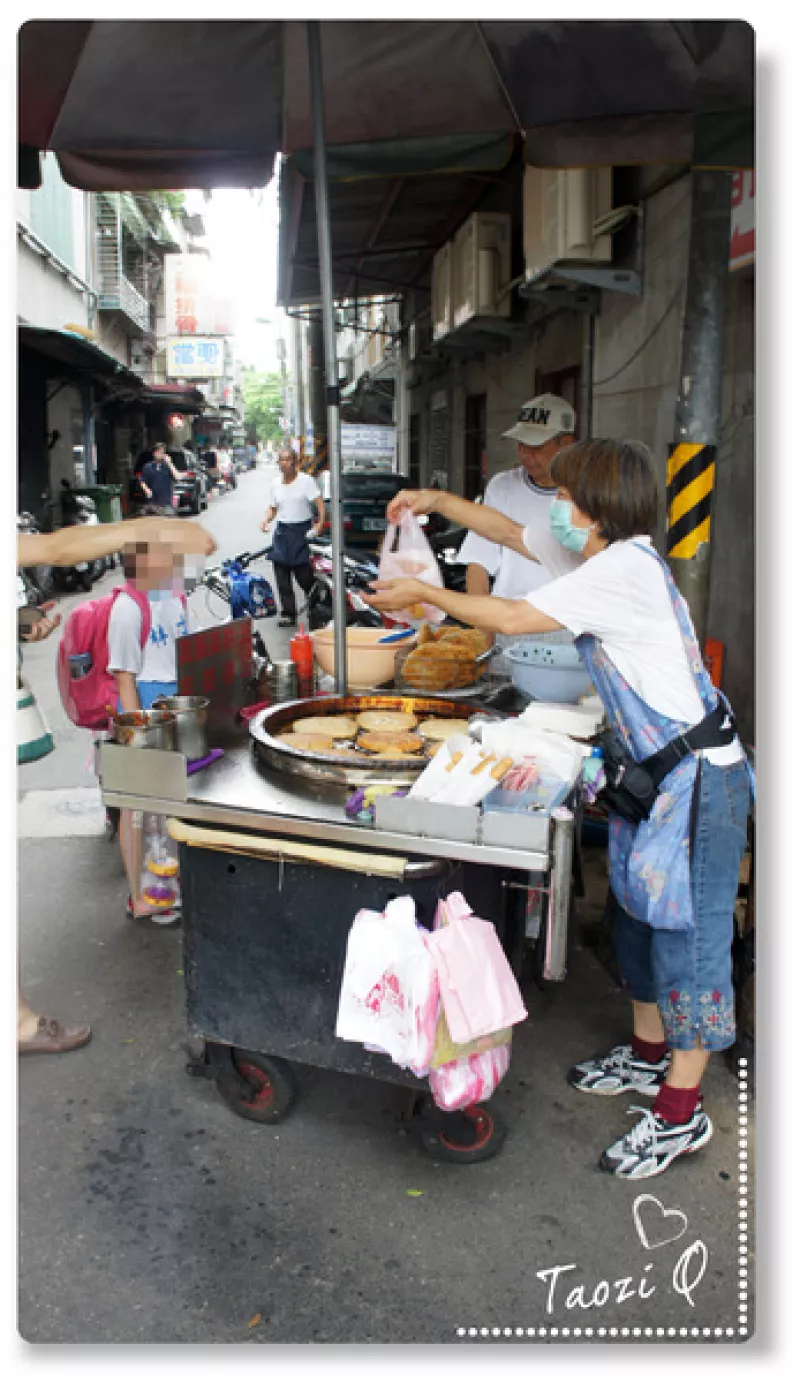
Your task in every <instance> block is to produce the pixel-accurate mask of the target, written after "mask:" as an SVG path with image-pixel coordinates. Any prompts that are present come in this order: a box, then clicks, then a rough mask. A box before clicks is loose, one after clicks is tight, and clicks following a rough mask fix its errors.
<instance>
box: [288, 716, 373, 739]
mask: <svg viewBox="0 0 800 1383" xmlns="http://www.w3.org/2000/svg"><path fill="white" fill-rule="evenodd" d="M292 730H293V731H294V732H295V734H299V735H322V736H323V738H324V739H328V740H352V739H355V737H356V735H357V733H358V723H357V722H356V720H355V719H354V718H353V717H352V716H337V715H329V716H306V717H305V718H304V719H303V720H296V721H295V723H294V725H293V726H292Z"/></svg>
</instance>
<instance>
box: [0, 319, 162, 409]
mask: <svg viewBox="0 0 800 1383" xmlns="http://www.w3.org/2000/svg"><path fill="white" fill-rule="evenodd" d="M17 336H18V340H19V344H20V346H27V347H28V349H30V350H33V351H36V352H38V354H39V355H43V356H46V357H47V359H48V360H52V361H54V362H56V363H57V364H58V365H60V366H61V367H63V368H66V369H67V370H68V371H70V372H71V373H73V374H75V375H83V376H84V377H88V378H91V379H95V380H98V381H105V380H109V381H110V380H112V379H113V380H116V381H117V382H119V383H120V384H126V385H128V386H130V388H131V389H133V390H135V391H136V392H137V393H139V392H140V391H141V390H142V389H143V388H144V382H143V380H142V379H141V377H140V376H139V375H137V374H135V373H134V371H133V370H129V369H128V367H127V365H123V364H121V362H120V361H119V360H117V359H116V357H115V356H113V355H109V354H108V351H104V350H103V349H102V347H101V346H97V345H95V344H94V342H92V341H87V340H86V339H85V338H84V337H83V336H79V335H78V334H77V332H72V331H56V330H54V329H52V328H49V327H35V326H29V325H26V324H20V325H19V326H18V327H17Z"/></svg>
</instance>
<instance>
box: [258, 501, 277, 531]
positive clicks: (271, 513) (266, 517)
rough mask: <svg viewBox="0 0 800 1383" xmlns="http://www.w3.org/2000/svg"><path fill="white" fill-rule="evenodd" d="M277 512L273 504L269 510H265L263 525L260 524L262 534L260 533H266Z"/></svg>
mask: <svg viewBox="0 0 800 1383" xmlns="http://www.w3.org/2000/svg"><path fill="white" fill-rule="evenodd" d="M277 512H278V508H277V505H275V504H272V505H270V507H269V509H268V510H267V512H266V514H265V515H264V521H263V523H262V525H261V532H262V533H266V531H267V529H268V528H269V526H270V524H271V523H272V521H273V519H274V518H275V515H276V514H277Z"/></svg>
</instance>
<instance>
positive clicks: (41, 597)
mask: <svg viewBox="0 0 800 1383" xmlns="http://www.w3.org/2000/svg"><path fill="white" fill-rule="evenodd" d="M41 531H42V530H41V528H40V527H39V525H38V523H37V522H36V520H35V518H34V517H33V514H31V513H30V512H29V511H28V510H27V509H24V510H23V511H22V513H21V514H17V532H18V533H41ZM20 579H21V581H22V584H23V587H24V590H25V597H26V600H27V603H28V604H29V605H35V606H38V605H42V604H43V603H44V602H45V601H46V600H49V599H50V598H51V596H52V594H53V591H54V589H55V583H54V579H53V568H52V567H50V566H44V565H40V566H37V567H24V568H23V569H22V571H21V572H20Z"/></svg>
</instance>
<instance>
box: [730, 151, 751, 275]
mask: <svg viewBox="0 0 800 1383" xmlns="http://www.w3.org/2000/svg"><path fill="white" fill-rule="evenodd" d="M755 258H756V170H755V168H740V169H738V170H737V171H736V172H735V173H734V174H733V175H732V176H731V247H730V254H729V257H728V268H729V269H731V270H734V269H744V268H745V267H746V266H747V265H748V264H754V263H755Z"/></svg>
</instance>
